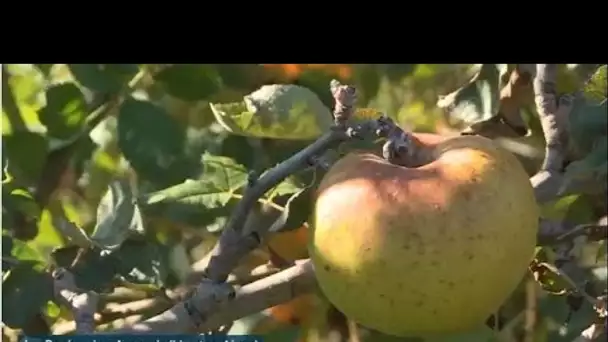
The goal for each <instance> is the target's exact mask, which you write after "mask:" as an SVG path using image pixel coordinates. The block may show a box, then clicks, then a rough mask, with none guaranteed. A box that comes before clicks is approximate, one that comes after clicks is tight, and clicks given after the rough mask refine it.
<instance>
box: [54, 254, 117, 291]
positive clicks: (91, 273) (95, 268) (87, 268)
mask: <svg viewBox="0 0 608 342" xmlns="http://www.w3.org/2000/svg"><path fill="white" fill-rule="evenodd" d="M51 257H52V259H53V262H54V264H55V265H56V266H57V267H62V268H65V269H69V270H70V272H71V273H72V274H73V275H74V280H75V282H76V286H77V287H78V288H79V289H82V290H84V291H95V292H98V293H108V292H110V291H111V289H112V282H113V280H114V279H115V275H116V273H117V268H118V266H117V265H118V260H116V259H115V258H114V257H113V254H110V255H108V254H105V253H104V252H103V251H102V250H99V249H97V248H91V249H82V248H80V247H78V246H67V247H61V248H57V249H55V250H53V252H52V253H51ZM77 258H78V259H77ZM76 259H77V260H76ZM76 261H77V262H76Z"/></svg>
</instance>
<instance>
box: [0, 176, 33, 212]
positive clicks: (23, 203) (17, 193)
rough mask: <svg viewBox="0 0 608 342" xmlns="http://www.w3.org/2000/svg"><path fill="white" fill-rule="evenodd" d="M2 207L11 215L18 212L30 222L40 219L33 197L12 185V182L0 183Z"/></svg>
mask: <svg viewBox="0 0 608 342" xmlns="http://www.w3.org/2000/svg"><path fill="white" fill-rule="evenodd" d="M2 206H3V207H6V209H7V210H9V211H11V213H12V214H13V213H15V212H19V213H21V214H23V215H24V216H25V217H26V218H27V219H28V220H32V221H36V220H37V219H38V218H40V214H41V213H42V210H41V209H40V207H39V206H38V203H36V200H35V199H34V196H33V195H32V194H31V193H30V192H29V191H28V190H26V189H24V188H23V187H20V186H18V185H16V184H14V182H7V183H5V182H2Z"/></svg>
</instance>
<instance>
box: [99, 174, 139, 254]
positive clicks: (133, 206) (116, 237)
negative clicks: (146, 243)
mask: <svg viewBox="0 0 608 342" xmlns="http://www.w3.org/2000/svg"><path fill="white" fill-rule="evenodd" d="M134 233H136V234H143V233H144V226H143V218H142V216H141V212H140V210H139V205H138V204H137V203H136V201H135V197H134V196H133V193H132V191H131V187H130V186H129V184H128V183H127V182H126V181H124V180H121V181H115V182H112V183H111V184H110V186H109V189H108V191H107V192H106V194H105V195H104V196H103V198H102V199H101V202H100V203H99V206H98V207H97V224H96V225H95V230H94V231H93V234H92V235H91V240H92V241H93V243H94V244H95V245H97V246H98V247H99V248H100V249H102V250H105V251H109V252H113V251H115V250H117V249H118V248H119V247H120V246H121V244H122V243H123V242H124V241H125V240H126V239H127V238H128V237H129V236H130V235H132V234H134Z"/></svg>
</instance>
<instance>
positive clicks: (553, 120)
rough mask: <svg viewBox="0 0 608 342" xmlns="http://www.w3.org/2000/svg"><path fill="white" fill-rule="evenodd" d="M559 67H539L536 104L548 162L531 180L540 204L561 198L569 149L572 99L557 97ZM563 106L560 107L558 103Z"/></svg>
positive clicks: (537, 71) (546, 161) (535, 82)
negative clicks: (559, 196) (560, 190)
mask: <svg viewBox="0 0 608 342" xmlns="http://www.w3.org/2000/svg"><path fill="white" fill-rule="evenodd" d="M556 79H557V64H537V65H536V77H535V79H534V83H533V87H534V100H535V103H536V110H537V112H538V115H539V118H540V122H541V125H542V128H543V134H544V136H545V143H546V147H545V159H544V161H543V164H542V166H541V169H540V171H539V172H538V173H537V174H536V175H534V176H532V177H531V178H530V181H531V182H532V185H533V186H534V188H535V191H536V196H537V200H538V201H539V203H545V202H547V201H550V200H552V199H554V198H555V197H556V196H558V192H559V189H560V187H561V184H562V178H563V177H562V172H563V168H564V161H565V159H566V151H567V145H568V114H569V112H570V110H571V109H572V97H571V96H562V97H561V98H560V99H559V101H558V99H557V93H556ZM558 102H559V103H558Z"/></svg>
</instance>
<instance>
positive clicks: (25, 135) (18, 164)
mask: <svg viewBox="0 0 608 342" xmlns="http://www.w3.org/2000/svg"><path fill="white" fill-rule="evenodd" d="M2 150H3V154H5V155H6V156H7V157H8V160H10V166H9V167H10V170H11V174H12V175H13V176H14V177H15V178H17V179H19V181H20V182H22V183H27V184H36V183H37V182H38V179H39V177H40V174H41V173H42V169H43V167H44V165H45V163H46V158H47V156H48V154H49V146H48V142H47V140H46V138H45V137H44V136H43V135H42V134H39V133H35V132H30V131H16V132H13V133H12V134H10V135H2Z"/></svg>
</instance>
